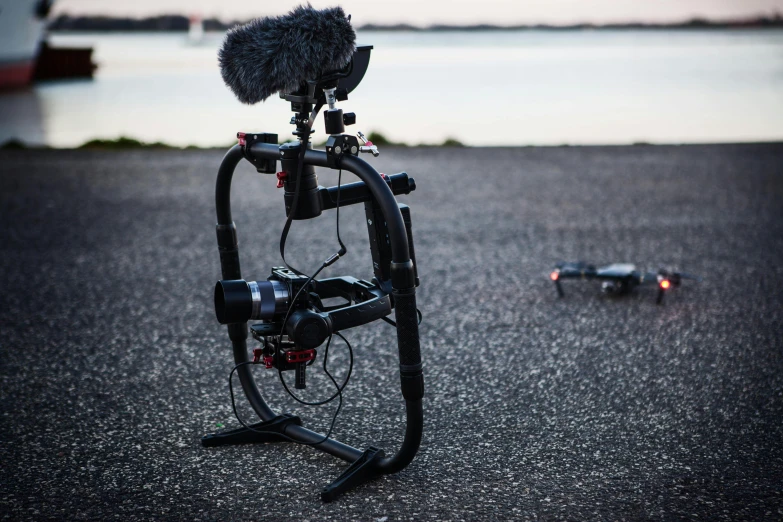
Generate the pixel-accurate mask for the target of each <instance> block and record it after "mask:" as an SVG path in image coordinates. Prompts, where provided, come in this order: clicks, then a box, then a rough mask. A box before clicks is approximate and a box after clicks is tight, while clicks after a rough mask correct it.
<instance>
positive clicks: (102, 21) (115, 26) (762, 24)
mask: <svg viewBox="0 0 783 522" xmlns="http://www.w3.org/2000/svg"><path fill="white" fill-rule="evenodd" d="M202 23H203V25H204V30H206V31H225V30H226V29H229V28H231V27H233V26H235V25H237V24H240V23H242V22H239V21H233V22H223V21H221V20H218V19H216V18H205V19H204V20H203V21H202ZM189 27H190V20H189V19H188V17H187V16H181V15H166V16H156V17H152V18H111V17H106V16H70V15H67V14H63V15H60V16H59V17H57V18H55V19H53V20H52V21H51V22H50V24H49V29H51V30H53V31H187V30H188V28H189ZM767 27H783V17H781V15H780V14H776V15H775V16H761V17H757V18H749V19H741V20H707V19H702V18H694V19H692V20H688V21H686V22H681V23H672V24H648V23H625V24H573V25H548V24H536V25H511V26H502V25H488V24H478V25H442V24H437V25H430V26H427V27H417V26H414V25H408V24H395V25H380V24H366V25H362V26H360V27H358V30H359V31H520V30H529V29H539V30H541V29H543V30H552V31H568V30H580V29H712V28H714V29H730V28H767Z"/></svg>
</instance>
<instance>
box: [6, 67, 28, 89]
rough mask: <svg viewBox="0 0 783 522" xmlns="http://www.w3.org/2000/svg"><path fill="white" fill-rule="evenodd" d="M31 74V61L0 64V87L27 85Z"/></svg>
mask: <svg viewBox="0 0 783 522" xmlns="http://www.w3.org/2000/svg"><path fill="white" fill-rule="evenodd" d="M32 76H33V62H18V63H5V64H0V87H19V86H22V85H27V84H28V83H30V80H31V79H32Z"/></svg>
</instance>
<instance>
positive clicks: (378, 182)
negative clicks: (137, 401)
mask: <svg viewBox="0 0 783 522" xmlns="http://www.w3.org/2000/svg"><path fill="white" fill-rule="evenodd" d="M246 154H249V155H250V156H251V157H252V158H254V159H256V160H265V159H266V160H272V161H275V160H278V159H280V156H281V151H280V147H278V146H277V145H275V144H268V143H253V144H252V146H251V147H249V150H247V151H246V150H244V148H243V147H242V146H240V145H235V146H234V147H232V148H231V149H230V150H229V151H228V152H227V153H226V155H225V157H224V158H223V161H222V163H221V165H220V169H219V171H218V176H217V182H216V188H215V206H216V211H217V232H218V248H219V251H220V260H221V269H222V275H223V279H242V274H241V270H240V264H239V248H238V243H237V236H236V226H235V225H234V222H233V220H232V216H231V194H230V193H231V181H232V178H233V175H234V170H235V169H236V166H237V165H238V164H239V162H240V161H241V160H242V159H243V158H244V157H247V156H246ZM304 163H305V164H306V165H312V166H316V167H329V165H328V161H327V153H326V152H324V151H317V150H311V149H308V150H306V152H305V155H304ZM332 165H335V163H334V162H333V163H332ZM336 165H337V167H334V166H333V167H329V168H333V169H335V170H336V168H341V169H344V170H347V171H349V172H352V173H354V174H355V175H356V176H358V177H359V179H360V180H361V181H362V182H363V183H364V184H365V185H366V187H367V189H368V190H369V192H370V194H371V197H372V198H373V199H374V200H375V202H377V204H378V205H379V207H380V208H381V210H382V213H383V216H384V218H385V220H386V222H387V224H388V230H389V239H390V243H391V251H392V263H391V273H392V296H393V300H394V302H395V319H396V323H397V341H398V350H399V356H400V378H401V389H402V394H403V397H404V398H405V410H406V428H405V437H404V439H403V442H402V445H401V446H400V448H399V450H398V451H397V452H396V454H394V455H393V456H391V457H386V456H384V454H383V452H382V451H380V450H378V449H376V448H369V449H368V450H365V451H362V450H360V449H357V448H354V447H351V446H349V445H347V444H343V443H341V442H339V441H336V440H334V439H331V438H330V439H328V440H326V441H324V442H321V443H319V444H315V445H314V447H315V448H318V449H319V450H321V451H324V452H326V453H329V454H331V455H334V456H336V457H338V458H341V459H343V460H346V461H348V462H351V463H352V465H351V467H350V468H349V469H348V470H347V471H346V473H344V474H343V476H341V477H340V478H338V480H337V481H335V482H334V483H333V484H332V485H330V486H327V488H326V489H325V490H324V492H323V493H322V498H323V499H324V500H325V501H328V500H333V499H334V498H335V497H336V496H337V495H339V494H341V493H342V492H344V491H345V490H347V489H350V488H352V487H355V486H357V485H359V484H360V483H362V482H365V481H366V480H369V479H371V478H373V477H375V476H379V475H384V474H390V473H396V472H398V471H400V470H402V469H404V468H405V467H406V466H407V465H408V464H410V463H411V461H412V460H413V458H414V457H415V455H416V453H417V451H418V449H419V446H420V444H421V437H422V431H423V409H422V397H423V394H424V381H423V375H422V365H421V354H420V347H419V334H418V317H417V313H416V301H415V284H414V280H415V277H414V270H413V263H412V261H411V256H410V253H409V247H408V238H407V233H406V228H405V224H404V221H403V217H402V215H401V213H400V209H399V206H398V204H397V201H396V200H395V198H394V194H393V193H392V191H391V189H390V188H389V186H388V185H387V184H386V182H385V181H384V179H383V178H382V176H381V175H380V174H379V173H378V171H376V170H375V169H374V168H373V167H372V166H370V165H369V164H368V163H366V162H365V161H363V160H362V159H359V158H358V157H355V156H351V155H345V156H342V157H340V158H338V159H337V163H336ZM228 333H229V337H230V339H231V343H232V345H233V353H234V361H235V362H236V363H237V364H239V363H243V362H247V361H248V360H249V355H248V350H247V336H248V327H247V323H234V324H229V325H228ZM237 373H238V374H239V380H240V383H241V385H242V389H243V390H244V392H245V395H246V396H247V399H248V401H249V402H250V405H251V406H252V408H253V409H254V410H255V412H256V413H257V414H258V416H259V417H260V418H261V420H262V421H264V422H270V421H273V420H274V419H277V418H279V417H278V416H277V415H276V414H275V412H274V411H273V410H272V409H270V408H269V406H267V404H266V402H265V401H264V399H263V397H262V396H261V393H260V391H259V389H258V387H257V386H256V383H255V381H254V380H253V376H252V373H251V371H250V365H243V366H241V367H239V368H238V369H237ZM280 433H282V434H284V435H285V436H287V437H289V438H291V439H294V440H296V441H299V442H306V443H314V442H318V441H319V440H322V439H323V436H322V435H321V434H318V433H316V432H313V431H311V430H309V429H307V428H305V427H303V426H301V425H299V424H297V423H289V424H285V425H284V426H283V427H282V428H281V429H280ZM330 488H331V489H330Z"/></svg>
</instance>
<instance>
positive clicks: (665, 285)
mask: <svg viewBox="0 0 783 522" xmlns="http://www.w3.org/2000/svg"><path fill="white" fill-rule="evenodd" d="M671 285H672V284H671V283H670V282H669V280H668V279H664V280H663V281H661V288H663V289H664V290H668V289H669V287H670V286H671Z"/></svg>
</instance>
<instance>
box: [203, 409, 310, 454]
mask: <svg viewBox="0 0 783 522" xmlns="http://www.w3.org/2000/svg"><path fill="white" fill-rule="evenodd" d="M290 424H296V425H298V426H301V425H302V420H301V419H300V418H299V417H295V416H293V415H289V414H287V413H285V414H283V415H278V416H277V417H275V418H274V419H272V420H269V421H264V422H257V423H255V424H251V425H250V428H252V429H253V430H257V431H252V430H249V429H247V428H245V427H244V426H243V427H241V428H236V429H233V430H225V431H221V432H220V433H215V434H213V435H207V436H205V437H202V438H201V445H202V446H207V447H212V446H225V445H227V444H249V443H254V442H286V441H288V440H289V439H286V438H283V437H281V436H280V434H282V433H283V432H284V431H285V428H286V426H288V425H290ZM259 431H263V432H264V433H259Z"/></svg>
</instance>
